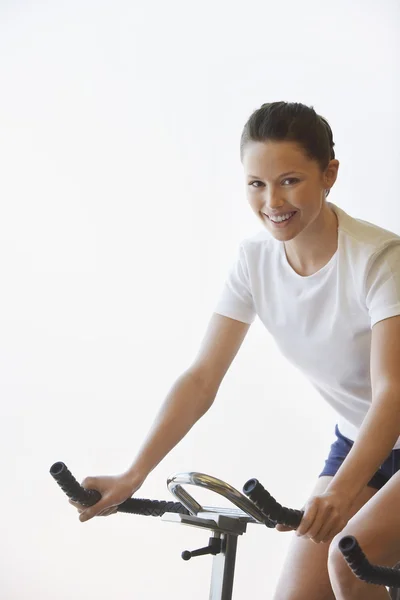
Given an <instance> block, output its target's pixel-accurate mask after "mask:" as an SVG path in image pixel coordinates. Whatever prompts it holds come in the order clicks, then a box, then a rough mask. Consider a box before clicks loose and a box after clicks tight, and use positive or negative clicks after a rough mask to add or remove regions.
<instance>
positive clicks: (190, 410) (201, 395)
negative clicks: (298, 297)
mask: <svg viewBox="0 0 400 600" xmlns="http://www.w3.org/2000/svg"><path fill="white" fill-rule="evenodd" d="M249 328H250V325H249V324H247V323H242V322H241V321H236V320H234V319H230V318H228V317H224V316H222V315H218V314H216V313H214V314H213V315H212V317H211V320H210V322H209V324H208V328H207V331H206V334H205V336H204V339H203V341H202V344H201V347H200V350H199V352H198V355H197V357H196V358H195V360H194V362H193V364H192V365H191V367H189V369H187V370H186V371H185V372H184V373H183V374H182V375H181V376H180V377H179V378H178V379H177V380H176V381H175V383H174V385H173V386H172V388H171V390H170V392H169V394H168V395H167V397H166V399H165V401H164V403H163V404H162V406H161V409H160V411H159V413H158V415H157V416H156V419H155V421H154V423H153V425H152V427H151V429H150V431H149V433H148V435H147V437H146V439H145V441H144V443H143V445H142V447H141V448H140V450H139V452H138V454H137V456H136V458H135V460H134V462H133V463H132V465H131V467H130V468H129V469H128V473H129V474H131V475H132V478H133V479H134V480H138V481H140V482H142V481H144V480H145V479H146V477H147V476H148V474H149V473H150V472H151V471H152V470H153V469H154V468H155V467H156V466H157V465H158V464H159V463H160V462H161V461H162V459H163V458H164V457H165V456H166V455H167V454H168V453H169V452H170V451H171V450H172V449H173V448H174V447H175V446H176V445H177V444H178V442H180V441H181V440H182V438H183V437H184V436H185V435H186V434H187V433H188V432H189V431H190V429H191V428H192V427H193V425H194V424H195V423H196V422H197V421H198V420H199V419H200V417H202V416H203V415H204V414H205V413H206V412H207V411H208V409H209V408H210V407H211V405H212V404H213V402H214V399H215V397H216V395H217V392H218V389H219V386H220V384H221V382H222V380H223V378H224V376H225V374H226V372H227V370H228V369H229V366H230V365H231V363H232V361H233V359H234V358H235V356H236V354H237V352H238V350H239V348H240V346H241V344H242V342H243V340H244V338H245V336H246V333H247V331H248V330H249Z"/></svg>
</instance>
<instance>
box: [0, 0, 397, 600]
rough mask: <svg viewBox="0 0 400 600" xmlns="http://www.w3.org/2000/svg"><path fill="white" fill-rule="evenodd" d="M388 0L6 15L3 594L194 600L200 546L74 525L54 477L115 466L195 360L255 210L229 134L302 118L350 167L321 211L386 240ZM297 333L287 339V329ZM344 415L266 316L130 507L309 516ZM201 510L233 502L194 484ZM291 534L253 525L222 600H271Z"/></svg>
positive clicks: (204, 586)
mask: <svg viewBox="0 0 400 600" xmlns="http://www.w3.org/2000/svg"><path fill="white" fill-rule="evenodd" d="M399 27H400V7H399V4H398V2H397V0H384V1H382V2H379V3H377V2H373V1H372V0H363V1H362V2H361V0H357V1H356V0H353V1H352V2H351V3H350V2H347V1H344V0H342V1H336V2H335V3H334V4H332V2H327V1H324V2H321V0H314V1H311V0H303V1H302V2H300V3H299V2H295V1H294V0H293V1H291V2H289V1H286V2H279V3H275V2H265V1H263V2H256V1H252V0H249V1H248V2H236V3H234V2H228V1H225V2H222V1H217V0H214V1H213V2H210V1H206V2H201V3H198V2H196V3H194V2H184V1H182V0H181V1H170V2H161V1H160V0H158V1H156V2H151V3H150V2H149V3H145V2H129V1H128V0H113V1H111V0H108V1H105V0H101V1H100V0H80V1H76V0H69V1H68V2H67V1H57V0H55V1H52V2H50V1H47V2H44V1H36V2H34V3H29V2H25V1H22V0H21V1H18V0H16V1H14V2H11V1H10V2H7V1H6V0H2V2H0V166H1V176H0V202H1V211H0V282H1V283H0V399H1V421H0V422H1V438H0V439H1V459H0V461H1V463H0V468H1V484H2V509H1V521H2V524H1V550H0V564H1V574H0V592H1V597H2V598H3V599H4V600H28V599H29V600H33V599H35V600H36V599H39V598H40V600H53V599H54V598H57V599H58V600H70V598H72V597H73V598H74V599H75V600H84V599H85V600H87V599H88V598H90V599H92V598H93V599H96V600H110V599H111V598H112V600H131V599H140V600H150V599H154V598H157V599H161V598H162V599H163V600H164V599H165V600H169V599H172V598H176V597H181V598H191V599H193V600H204V599H205V598H208V586H209V580H210V574H211V562H212V558H211V557H209V556H207V557H199V558H196V559H193V560H191V561H190V562H188V563H185V562H184V561H182V559H181V558H180V553H181V552H182V551H183V550H185V549H194V548H198V547H201V546H205V545H207V543H208V537H209V532H208V531H206V530H198V529H195V528H192V527H185V526H182V525H177V524H173V523H164V522H163V521H161V519H156V518H150V517H147V518H145V517H139V516H131V515H126V514H117V515H113V516H111V517H108V518H96V519H92V520H91V521H89V522H87V523H80V521H79V519H78V513H77V512H76V510H75V509H74V508H72V507H71V506H70V505H69V504H68V501H67V499H66V497H65V496H64V495H63V493H62V491H61V490H60V489H59V488H58V486H57V485H56V484H55V482H54V480H53V479H52V478H51V476H50V475H49V469H50V466H51V465H52V464H53V463H54V462H56V461H64V462H65V463H66V464H67V466H68V467H69V468H70V469H71V471H72V472H73V473H74V475H75V476H76V477H77V479H78V480H79V481H82V479H83V478H84V477H86V476H88V475H106V474H115V473H120V472H122V471H123V470H125V469H126V468H128V467H129V466H130V464H131V462H132V460H133V458H134V457H135V455H136V452H137V450H138V448H139V446H140V445H141V443H142V442H143V439H144V437H145V435H146V434H147V431H148V429H149V428H150V426H151V424H152V421H153V419H154V417H155V415H156V413H157V411H158V409H159V406H160V404H161V403H162V402H163V400H164V398H165V396H166V395H167V393H168V391H169V389H170V388H171V386H172V385H173V383H174V381H175V380H176V378H177V377H178V376H179V375H180V374H181V373H182V372H183V371H184V370H185V369H186V368H187V367H188V366H189V365H190V364H191V362H192V360H193V359H194V357H195V355H196V353H197V351H198V348H199V344H200V342H201V340H202V338H203V335H204V332H205V329H206V326H207V323H208V321H209V318H210V317H211V314H212V312H213V308H214V305H215V304H216V302H217V299H218V297H219V294H220V291H221V289H222V284H223V281H224V279H225V277H226V275H227V272H228V269H229V267H230V265H231V263H232V261H233V260H234V258H235V255H236V251H237V248H238V245H239V242H240V241H241V240H242V239H243V238H244V237H246V236H248V235H251V234H252V233H256V232H257V231H258V230H259V224H258V221H257V220H256V218H255V216H254V215H253V213H252V212H251V210H250V208H249V207H248V205H247V201H246V197H245V180H244V176H243V170H242V166H241V163H240V159H239V141H240V134H241V132H242V128H243V126H244V124H245V122H246V120H247V119H248V117H249V116H250V114H251V113H252V112H253V110H255V109H256V108H259V107H260V106H261V104H263V103H264V102H272V101H277V100H286V101H291V102H303V103H305V104H308V105H312V106H314V108H315V110H316V111H317V113H319V114H321V115H322V116H324V117H325V118H327V119H328V121H329V123H330V125H331V127H332V130H333V135H334V141H335V143H336V146H335V151H336V157H337V158H338V159H339V161H340V170H339V176H338V180H337V182H336V184H335V186H334V188H333V189H332V191H331V194H330V197H329V200H330V201H332V202H334V203H335V204H337V205H338V206H340V207H341V208H343V209H344V210H345V211H346V212H348V213H349V214H350V215H352V216H354V217H357V218H361V219H364V220H367V221H372V222H374V223H376V224H378V225H380V226H382V227H385V228H386V229H390V230H391V231H394V232H396V233H400V209H399V191H398V190H399V185H398V184H399V181H398V174H399V161H400V151H399V143H398V140H399V135H400V119H399V114H398V106H399V104H400V89H399V76H398V73H399V66H400V65H399V56H400V48H399V46H400V43H399ZM294 335H295V332H294ZM334 424H335V414H334V413H333V412H332V409H331V408H329V407H328V406H326V405H325V404H324V401H323V400H322V398H320V397H319V396H318V394H317V393H316V391H315V390H314V389H313V388H312V387H311V385H310V384H309V383H308V381H307V380H306V379H305V378H304V377H303V375H302V374H301V373H300V372H299V371H298V370H297V369H295V368H294V367H293V366H292V365H291V364H289V363H287V362H286V360H285V359H284V358H283V357H282V356H281V355H280V353H279V351H278V349H277V347H276V346H275V343H274V340H273V339H272V338H271V336H270V335H269V334H268V333H267V332H266V330H265V329H263V326H262V325H261V324H260V322H259V321H258V320H256V321H255V323H254V324H253V325H252V327H251V328H250V331H249V334H248V336H247V337H246V339H245V342H244V343H243V346H242V348H241V350H240V352H239V354H238V356H237V357H236V359H235V361H234V362H233V364H232V366H231V369H230V370H229V372H228V373H227V375H226V377H225V379H224V381H223V383H222V385H221V388H220V391H219V393H218V396H217V399H216V401H215V403H214V405H213V407H212V408H211V410H210V411H209V412H208V413H207V414H206V416H205V417H204V418H203V419H201V420H200V421H199V422H198V423H197V425H196V426H195V427H194V428H193V429H192V431H191V432H190V433H189V434H188V435H187V436H186V437H185V438H184V440H183V441H182V442H181V443H180V444H179V445H178V446H177V447H176V448H175V449H174V450H173V451H172V452H171V453H170V454H169V455H168V456H167V457H166V458H165V460H164V461H162V462H161V463H160V465H159V466H158V467H157V468H156V469H155V470H154V471H153V472H152V473H151V475H150V476H149V477H148V479H147V480H146V482H145V484H144V485H143V487H142V488H141V490H140V491H139V492H138V497H145V498H156V499H165V500H172V499H173V498H172V496H171V495H170V494H169V492H168V490H167V488H166V479H167V477H168V475H170V474H172V473H175V472H179V471H187V470H189V471H190V470H196V471H201V472H204V473H207V474H209V475H213V476H215V477H219V478H221V479H223V480H225V481H227V482H228V483H230V484H231V485H233V486H234V487H236V488H237V489H241V488H242V486H243V484H244V483H245V481H246V480H247V479H249V478H250V477H257V478H259V479H260V480H261V481H262V483H263V484H264V485H265V487H267V489H269V491H270V492H271V493H272V494H273V495H274V496H275V497H276V498H277V499H278V500H279V501H280V502H281V503H283V504H285V505H287V506H291V507H294V508H301V506H302V505H303V504H304V502H305V501H306V500H307V498H308V496H309V494H310V492H311V489H312V488H313V486H314V483H315V480H316V478H317V477H318V474H319V472H320V471H321V470H322V467H323V465H324V461H325V458H326V456H327V453H328V451H329V447H330V444H331V443H332V442H333V440H334ZM188 491H190V492H191V493H193V495H195V496H196V497H198V498H199V499H200V500H201V501H203V502H204V503H206V504H214V505H221V506H225V505H227V504H226V503H224V500H222V499H220V498H219V497H218V496H216V495H214V494H211V493H209V494H207V492H205V491H200V492H197V490H196V488H191V489H188ZM292 535H294V534H293V533H282V532H276V531H273V530H270V529H266V528H263V527H262V526H258V525H257V526H256V525H249V527H248V531H247V533H246V534H245V535H244V536H242V537H241V538H239V545H238V554H237V564H236V576H235V586H234V599H235V600H238V599H242V598H248V597H256V598H264V599H268V598H271V597H272V594H273V589H274V586H275V583H276V581H277V579H278V575H279V570H280V568H281V566H282V563H283V560H284V557H285V554H286V551H287V548H288V545H289V542H290V539H291V536H292Z"/></svg>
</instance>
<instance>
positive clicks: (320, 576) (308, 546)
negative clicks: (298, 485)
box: [273, 476, 377, 600]
mask: <svg viewBox="0 0 400 600" xmlns="http://www.w3.org/2000/svg"><path fill="white" fill-rule="evenodd" d="M332 479H333V477H330V476H323V477H320V478H319V479H318V481H317V483H316V485H315V487H314V489H313V491H312V492H311V494H310V496H311V495H314V494H322V493H323V492H324V491H325V490H326V488H327V487H328V485H329V483H330V482H331V481H332ZM376 493H377V490H376V489H374V488H372V487H366V488H364V490H363V492H362V493H361V494H360V495H359V497H358V499H357V501H356V502H355V503H354V506H353V509H352V513H351V517H353V515H354V514H356V513H357V512H358V511H359V510H360V508H361V507H362V506H363V505H364V504H366V503H367V502H368V501H369V500H370V499H371V498H372V497H373V496H374V495H375V494H376ZM351 517H350V518H351ZM283 535H284V534H283ZM291 535H293V539H292V542H291V545H290V546H289V552H288V555H287V557H286V560H285V563H284V565H283V569H282V572H281V575H280V578H279V581H278V585H277V588H276V591H275V595H274V598H273V600H335V595H334V593H333V590H332V586H331V583H330V579H329V572H328V555H329V547H330V544H323V543H320V544H317V543H316V542H313V541H312V540H310V539H307V538H298V537H297V536H296V535H295V534H294V533H293V532H292V533H291Z"/></svg>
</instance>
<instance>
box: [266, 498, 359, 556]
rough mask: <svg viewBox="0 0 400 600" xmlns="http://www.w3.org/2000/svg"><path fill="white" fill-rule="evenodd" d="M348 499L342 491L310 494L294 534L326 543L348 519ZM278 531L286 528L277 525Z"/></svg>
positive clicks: (342, 527) (349, 506)
mask: <svg viewBox="0 0 400 600" xmlns="http://www.w3.org/2000/svg"><path fill="white" fill-rule="evenodd" d="M350 508H351V505H350V503H349V499H348V498H347V497H346V496H345V495H344V494H343V493H342V494H339V493H337V492H333V491H332V492H324V493H323V494H318V495H315V496H311V498H309V500H308V501H307V502H306V504H305V505H304V507H303V509H302V510H304V515H303V518H302V520H301V523H300V525H299V526H298V528H297V530H296V535H298V536H302V537H306V538H310V539H311V540H312V541H313V542H315V543H316V544H319V543H321V542H322V543H328V542H331V541H332V540H333V538H334V537H335V535H337V534H338V533H340V532H341V531H342V529H344V527H345V526H346V525H347V523H348V521H349V519H350ZM276 529H277V530H278V531H287V530H288V528H286V527H284V526H280V525H277V526H276Z"/></svg>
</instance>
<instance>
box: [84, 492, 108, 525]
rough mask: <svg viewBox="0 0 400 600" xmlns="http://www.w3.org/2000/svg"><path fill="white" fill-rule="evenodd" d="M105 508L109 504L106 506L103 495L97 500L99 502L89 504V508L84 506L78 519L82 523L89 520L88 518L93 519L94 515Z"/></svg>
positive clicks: (105, 498)
mask: <svg viewBox="0 0 400 600" xmlns="http://www.w3.org/2000/svg"><path fill="white" fill-rule="evenodd" d="M107 508H109V505H108V506H107V497H103V498H102V499H101V500H99V502H96V504H93V506H89V508H86V509H85V510H84V511H83V512H82V513H81V515H80V517H79V520H80V521H81V522H82V523H83V522H84V521H89V520H90V519H93V517H96V516H97V515H99V514H100V513H101V512H102V511H103V510H106V509H107Z"/></svg>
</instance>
